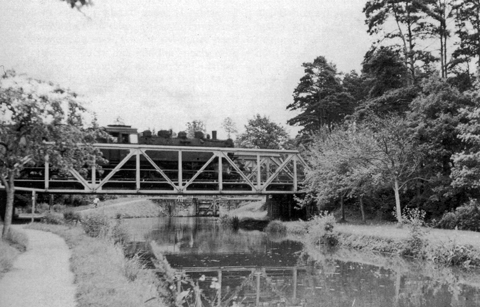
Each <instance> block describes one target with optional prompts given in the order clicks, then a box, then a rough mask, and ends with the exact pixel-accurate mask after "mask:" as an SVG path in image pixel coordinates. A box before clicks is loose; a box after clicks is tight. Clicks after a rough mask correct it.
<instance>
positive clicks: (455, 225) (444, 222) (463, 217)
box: [436, 200, 480, 231]
mask: <svg viewBox="0 0 480 307" xmlns="http://www.w3.org/2000/svg"><path fill="white" fill-rule="evenodd" d="M436 227H438V228H444V229H459V230H471V231H480V204H479V203H478V201H477V200H470V201H469V202H467V203H465V204H463V205H462V206H459V207H458V208H456V209H455V211H454V212H446V213H445V214H444V215H443V216H442V218H441V220H440V221H439V222H438V223H437V225H436Z"/></svg>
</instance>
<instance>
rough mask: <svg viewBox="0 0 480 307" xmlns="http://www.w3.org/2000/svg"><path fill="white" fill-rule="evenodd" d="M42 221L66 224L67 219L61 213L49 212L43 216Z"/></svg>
mask: <svg viewBox="0 0 480 307" xmlns="http://www.w3.org/2000/svg"><path fill="white" fill-rule="evenodd" d="M42 223H45V224H53V225H62V224H65V219H64V218H63V216H62V215H61V214H59V213H55V212H47V213H46V214H45V215H44V216H43V217H42Z"/></svg>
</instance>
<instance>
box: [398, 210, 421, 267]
mask: <svg viewBox="0 0 480 307" xmlns="http://www.w3.org/2000/svg"><path fill="white" fill-rule="evenodd" d="M397 219H398V218H397ZM399 220H402V222H403V223H404V224H406V225H407V226H408V227H409V228H410V233H409V236H408V238H407V239H406V240H405V241H404V242H403V244H402V248H401V249H400V254H401V255H402V256H411V257H416V258H422V257H423V253H424V248H425V246H426V244H427V241H426V235H427V231H426V230H425V229H424V228H422V226H423V225H424V220H425V211H423V210H420V209H418V208H405V209H404V210H403V212H402V218H401V219H399Z"/></svg>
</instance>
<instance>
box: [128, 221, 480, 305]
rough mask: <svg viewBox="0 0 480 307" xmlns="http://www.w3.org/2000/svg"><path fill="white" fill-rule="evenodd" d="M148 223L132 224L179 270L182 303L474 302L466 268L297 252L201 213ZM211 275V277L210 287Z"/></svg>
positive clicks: (479, 284) (479, 281)
mask: <svg viewBox="0 0 480 307" xmlns="http://www.w3.org/2000/svg"><path fill="white" fill-rule="evenodd" d="M135 223H139V222H138V221H136V222H135ZM150 223H151V225H150V226H149V225H148V223H146V222H145V221H144V222H142V223H141V224H140V223H139V224H140V226H141V228H142V229H143V230H139V228H137V229H135V230H134V231H135V232H136V233H137V237H141V238H142V240H144V241H145V240H147V241H148V243H143V244H142V246H144V248H147V249H149V252H150V253H152V254H155V253H158V254H164V255H165V257H166V259H167V260H168V261H169V263H170V264H171V266H172V267H173V268H175V269H176V270H177V271H178V272H180V273H181V274H179V276H183V277H182V279H181V280H183V282H180V283H179V284H178V283H177V291H178V293H182V292H183V293H186V292H185V291H188V293H189V294H188V295H185V300H184V302H185V304H184V305H185V306H194V305H195V302H196V303H197V305H198V304H199V301H201V303H202V305H203V306H329V307H336V306H342V307H343V306H357V307H358V306H369V307H370V306H373V307H376V306H378V307H380V306H381V307H384V306H398V307H404V306H405V307H406V306H425V307H429V306H432V307H433V306H435V307H437V306H463V307H468V306H478V302H480V274H478V273H477V272H473V271H471V272H466V271H460V270H453V269H451V268H441V267H436V266H434V265H432V264H427V263H415V262H409V261H406V260H405V259H402V258H396V257H391V256H382V255H379V254H373V253H370V254H366V253H358V252H357V251H349V250H336V251H333V252H329V251H322V250H321V248H318V247H317V248H309V249H308V251H305V250H303V252H302V247H301V245H299V244H298V243H296V242H291V241H288V240H283V241H282V240H279V239H278V238H277V239H276V240H274V241H273V240H270V238H268V236H267V235H266V234H264V233H261V232H258V231H253V232H248V231H238V232H233V231H231V230H228V229H222V228H221V227H220V226H219V225H218V223H215V222H214V221H208V220H207V219H204V220H200V219H196V220H192V219H183V220H180V221H179V220H177V221H172V220H171V221H170V222H168V221H166V220H163V221H156V222H150ZM133 224H134V223H133ZM133 224H132V225H133ZM132 227H133V226H132ZM149 227H150V228H149ZM202 276H204V277H203V278H202ZM214 278H216V279H217V281H215V282H217V283H218V285H215V286H214V287H211V286H212V283H213V281H214ZM202 279H203V280H202ZM196 286H198V288H197V289H196V290H195V287H196ZM195 295H196V296H195Z"/></svg>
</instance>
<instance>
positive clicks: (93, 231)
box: [82, 213, 110, 238]
mask: <svg viewBox="0 0 480 307" xmlns="http://www.w3.org/2000/svg"><path fill="white" fill-rule="evenodd" d="M82 227H83V230H85V233H86V234H87V235H89V236H90V237H93V238H96V237H100V236H102V237H104V236H106V235H107V234H108V231H109V229H110V220H109V218H108V217H107V216H106V215H104V214H99V213H95V214H90V215H87V216H86V217H84V218H82Z"/></svg>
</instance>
